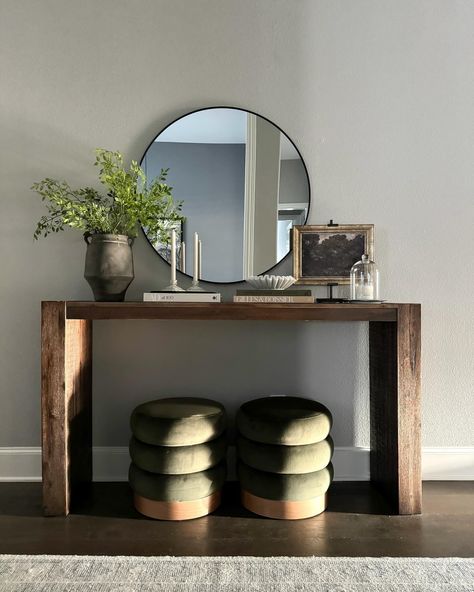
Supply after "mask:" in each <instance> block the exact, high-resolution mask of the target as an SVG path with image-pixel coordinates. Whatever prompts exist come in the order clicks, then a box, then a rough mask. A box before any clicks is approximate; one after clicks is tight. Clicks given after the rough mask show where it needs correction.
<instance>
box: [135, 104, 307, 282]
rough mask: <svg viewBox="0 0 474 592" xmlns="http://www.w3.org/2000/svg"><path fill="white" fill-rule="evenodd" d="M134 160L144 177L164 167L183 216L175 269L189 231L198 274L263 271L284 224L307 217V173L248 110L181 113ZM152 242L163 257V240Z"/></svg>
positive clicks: (272, 261)
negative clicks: (197, 250)
mask: <svg viewBox="0 0 474 592" xmlns="http://www.w3.org/2000/svg"><path fill="white" fill-rule="evenodd" d="M141 166H142V167H143V169H144V170H145V173H146V175H147V178H148V179H149V180H152V179H154V178H155V177H156V176H158V175H159V174H160V171H161V169H169V171H168V178H167V182H168V183H169V185H171V187H173V197H174V199H175V201H181V202H182V204H183V209H182V213H183V216H185V221H184V223H183V225H182V228H181V236H182V240H183V241H185V243H186V246H187V248H186V255H187V256H186V258H185V262H184V264H183V261H182V259H183V258H182V257H181V260H180V261H181V263H180V269H181V271H183V273H186V274H187V275H192V271H193V270H192V265H193V257H192V252H191V247H192V240H193V236H194V233H195V232H197V233H198V234H199V238H200V239H201V241H202V268H201V273H200V276H201V279H203V280H204V281H209V282H214V283H230V282H239V281H242V280H244V279H245V278H246V277H249V276H252V275H259V274H262V273H265V272H268V271H269V270H270V269H271V268H273V267H274V266H275V265H276V264H277V263H279V262H280V261H281V260H282V259H283V258H284V257H285V256H286V255H288V253H289V252H290V250H291V241H290V234H291V228H292V226H294V225H301V224H305V223H306V219H307V217H308V212H309V204H310V187H309V180H308V174H307V170H306V167H305V164H304V162H303V160H302V158H301V156H300V154H299V152H298V150H297V148H296V147H295V145H294V144H293V142H292V141H291V140H290V139H289V138H288V136H286V134H284V133H283V132H282V131H281V130H280V129H279V128H278V127H277V126H276V125H274V124H273V123H271V122H270V121H268V120H267V119H265V118H264V117H261V116H259V115H256V114H255V113H251V112H248V111H244V110H241V109H235V108H221V107H216V108H209V109H202V110H199V111H195V112H193V113H190V114H189V115H185V116H183V117H181V118H180V119H178V120H176V121H175V122H173V123H172V124H170V125H169V126H168V127H166V128H165V129H164V130H163V131H162V132H161V133H159V134H158V136H156V138H155V139H154V140H153V142H152V143H151V144H150V146H149V147H148V149H147V150H146V152H145V155H144V156H143V158H142V161H141ZM144 232H145V234H146V229H144ZM152 246H153V247H154V249H155V251H156V252H157V253H158V254H159V255H160V256H161V257H162V258H164V259H165V260H166V261H168V263H169V262H170V258H169V251H168V250H167V249H166V248H164V247H163V245H157V244H152Z"/></svg>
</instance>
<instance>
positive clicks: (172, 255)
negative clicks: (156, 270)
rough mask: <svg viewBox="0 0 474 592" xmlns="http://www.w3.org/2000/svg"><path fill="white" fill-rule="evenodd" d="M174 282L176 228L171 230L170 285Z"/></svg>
mask: <svg viewBox="0 0 474 592" xmlns="http://www.w3.org/2000/svg"><path fill="white" fill-rule="evenodd" d="M174 283H176V230H175V229H174V228H173V230H172V231H171V285H173V284H174Z"/></svg>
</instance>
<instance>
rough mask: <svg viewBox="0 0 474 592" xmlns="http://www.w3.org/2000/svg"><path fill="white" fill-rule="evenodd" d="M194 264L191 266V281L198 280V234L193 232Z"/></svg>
mask: <svg viewBox="0 0 474 592" xmlns="http://www.w3.org/2000/svg"><path fill="white" fill-rule="evenodd" d="M193 255H194V266H193V282H195V283H196V282H198V281H199V236H198V233H197V232H195V233H194V253H193Z"/></svg>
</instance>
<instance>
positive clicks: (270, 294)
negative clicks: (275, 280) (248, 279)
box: [234, 290, 314, 304]
mask: <svg viewBox="0 0 474 592" xmlns="http://www.w3.org/2000/svg"><path fill="white" fill-rule="evenodd" d="M234 302H260V303H267V304H268V303H270V304H271V303H279V304H298V303H299V304H312V303H313V302H314V298H313V295H312V294H311V290H237V291H236V293H235V296H234Z"/></svg>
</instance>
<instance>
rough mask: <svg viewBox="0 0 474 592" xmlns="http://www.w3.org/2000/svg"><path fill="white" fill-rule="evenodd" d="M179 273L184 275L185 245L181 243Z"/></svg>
mask: <svg viewBox="0 0 474 592" xmlns="http://www.w3.org/2000/svg"><path fill="white" fill-rule="evenodd" d="M181 271H182V272H183V273H186V243H185V242H184V241H183V242H182V243H181Z"/></svg>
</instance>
